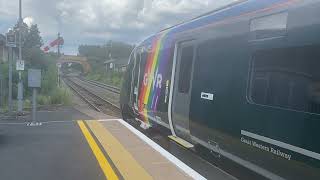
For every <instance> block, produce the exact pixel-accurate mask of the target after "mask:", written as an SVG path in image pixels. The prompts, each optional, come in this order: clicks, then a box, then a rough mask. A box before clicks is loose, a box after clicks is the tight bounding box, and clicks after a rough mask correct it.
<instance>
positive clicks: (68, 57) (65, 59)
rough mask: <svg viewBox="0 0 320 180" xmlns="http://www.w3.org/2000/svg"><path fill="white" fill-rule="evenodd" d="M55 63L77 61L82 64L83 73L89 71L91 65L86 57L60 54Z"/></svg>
mask: <svg viewBox="0 0 320 180" xmlns="http://www.w3.org/2000/svg"><path fill="white" fill-rule="evenodd" d="M57 63H60V64H64V63H78V64H80V65H81V66H82V68H83V71H84V73H85V74H87V73H89V72H90V71H91V66H90V64H89V63H88V59H87V58H86V57H83V56H73V55H62V56H61V57H60V58H59V59H58V61H57Z"/></svg>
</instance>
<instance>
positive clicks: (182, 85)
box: [178, 46, 194, 93]
mask: <svg viewBox="0 0 320 180" xmlns="http://www.w3.org/2000/svg"><path fill="white" fill-rule="evenodd" d="M193 50H194V47H193V46H187V47H183V48H182V50H181V57H180V73H179V84H178V90H179V92H180V93H188V92H189V89H190V80H191V71H192V61H193V55H194V52H193Z"/></svg>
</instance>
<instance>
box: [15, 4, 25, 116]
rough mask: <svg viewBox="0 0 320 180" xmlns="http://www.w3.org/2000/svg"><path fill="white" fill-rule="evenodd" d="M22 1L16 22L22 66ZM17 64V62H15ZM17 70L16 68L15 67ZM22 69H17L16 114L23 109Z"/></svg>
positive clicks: (19, 58)
mask: <svg viewBox="0 0 320 180" xmlns="http://www.w3.org/2000/svg"><path fill="white" fill-rule="evenodd" d="M22 22H23V20H22V3H21V0H19V22H18V26H19V57H18V60H19V63H20V64H23V66H24V62H23V60H22V39H21V36H22V33H21V30H22ZM17 64H18V63H17ZM17 70H18V69H17ZM23 70H24V67H23V68H22V69H20V70H19V83H18V97H17V99H18V114H22V109H23V84H22V77H21V71H23Z"/></svg>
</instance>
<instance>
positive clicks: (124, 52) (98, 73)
mask: <svg viewBox="0 0 320 180" xmlns="http://www.w3.org/2000/svg"><path fill="white" fill-rule="evenodd" d="M133 48H134V46H133V45H130V44H126V43H123V42H111V41H110V42H108V43H107V44H106V45H103V46H94V45H81V46H79V48H78V50H79V54H80V55H82V56H85V57H87V59H88V62H89V63H90V65H91V67H92V72H90V73H89V74H87V75H86V77H85V78H86V79H90V80H95V81H100V82H102V83H107V84H111V85H114V86H118V87H120V86H121V84H122V76H123V73H122V72H117V71H115V70H109V71H108V72H107V71H106V65H105V64H104V62H105V61H108V60H114V61H115V62H114V64H115V66H116V67H115V68H117V66H121V65H125V64H127V62H128V59H129V56H130V53H131V51H132V49H133Z"/></svg>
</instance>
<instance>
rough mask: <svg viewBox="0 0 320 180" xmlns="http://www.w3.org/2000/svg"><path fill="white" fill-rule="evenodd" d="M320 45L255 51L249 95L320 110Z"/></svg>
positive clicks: (291, 106)
mask: <svg viewBox="0 0 320 180" xmlns="http://www.w3.org/2000/svg"><path fill="white" fill-rule="evenodd" d="M319 68H320V45H312V46H303V47H291V48H280V49H270V50H261V51H258V52H256V53H255V54H254V56H253V63H252V69H251V85H250V92H249V97H250V100H251V101H252V102H253V103H256V104H262V105H268V106H274V107H281V108H286V109H292V110H297V111H305V112H311V113H320V71H319Z"/></svg>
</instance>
